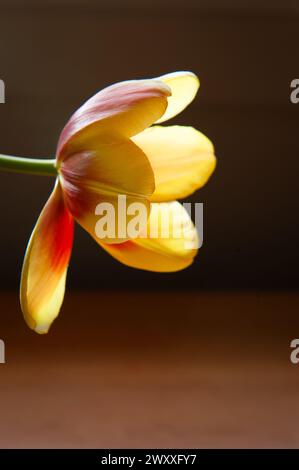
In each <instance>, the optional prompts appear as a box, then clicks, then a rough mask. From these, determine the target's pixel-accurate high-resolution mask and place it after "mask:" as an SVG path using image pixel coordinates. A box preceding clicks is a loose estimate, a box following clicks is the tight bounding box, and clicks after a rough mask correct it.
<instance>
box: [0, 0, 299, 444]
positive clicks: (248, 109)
mask: <svg viewBox="0 0 299 470" xmlns="http://www.w3.org/2000/svg"><path fill="white" fill-rule="evenodd" d="M298 27H299V8H298V2H296V1H294V2H293V1H288V0H276V1H275V0H274V1H266V0H263V1H262V0H260V1H258V0H252V1H241V0H205V1H203V0H198V1H197V0H194V1H193V0H169V1H168V0H165V1H163V2H162V1H158V0H156V1H154V0H151V1H147V0H143V1H141V0H140V1H137V0H123V1H117V0H105V1H104V0H103V1H96V0H94V1H92V0H85V1H84V0H77V1H73V2H72V1H70V0H69V1H67V0H61V1H58V0H57V1H53V2H50V1H49V0H46V1H43V2H38V1H33V0H29V1H26V2H25V0H24V1H22V0H10V1H8V0H7V1H3V0H2V1H0V78H1V79H3V80H5V83H6V90H7V95H6V101H7V102H6V104H4V105H0V142H1V148H0V150H1V152H2V153H7V154H15V155H24V156H28V157H33V156H36V157H51V156H53V154H54V152H55V147H56V142H57V139H58V135H59V132H60V130H61V129H62V127H63V125H64V124H65V122H66V120H67V118H68V117H69V115H70V114H71V113H72V112H73V111H74V110H75V109H76V108H77V107H78V106H79V105H80V104H81V103H82V102H83V101H84V100H85V99H86V98H87V97H89V96H90V95H92V94H93V93H95V92H96V91H97V90H99V89H100V88H102V87H103V86H105V85H108V84H110V83H112V82H115V81H118V80H124V79H131V78H138V77H151V76H157V75H160V74H162V73H166V72H170V71H174V70H179V69H190V70H193V71H194V72H195V73H197V74H198V75H199V77H200V79H201V89H200V93H199V95H198V97H197V98H196V100H195V102H194V103H193V104H192V105H191V106H190V107H189V108H188V109H187V110H186V111H185V112H184V113H183V114H182V115H181V116H179V117H177V118H176V119H175V120H174V121H173V122H177V123H182V124H189V125H194V126H196V127H197V128H199V129H200V130H202V131H203V132H205V133H206V134H207V135H208V136H209V137H210V138H211V139H212V140H213V142H214V143H215V146H216V152H217V155H218V167H217V170H216V172H215V174H214V175H213V177H212V179H211V180H210V182H209V184H208V185H207V186H206V187H205V188H204V189H202V190H201V191H199V192H198V193H197V194H196V195H195V196H194V197H193V198H192V200H193V201H197V202H204V207H205V218H204V222H205V227H204V231H205V241H204V246H203V248H202V249H201V252H200V254H199V256H198V258H197V260H196V262H195V264H194V265H193V267H192V268H190V269H188V270H186V271H183V272H181V273H177V274H172V275H167V274H163V275H156V274H150V273H145V272H141V271H134V270H132V269H129V268H126V267H124V266H122V265H120V264H118V263H117V262H116V261H114V260H113V259H112V258H110V257H109V256H108V255H107V254H105V253H104V252H103V251H101V250H100V249H99V248H98V246H97V245H96V244H95V243H94V242H93V241H92V240H91V238H90V237H89V236H88V235H87V234H85V233H84V232H83V231H82V230H81V229H80V228H78V229H77V232H76V240H75V246H74V253H73V258H72V262H71V268H70V271H69V279H68V291H67V297H66V301H65V304H64V306H63V309H62V312H61V315H60V317H59V319H58V320H57V321H56V322H55V325H54V326H53V328H52V330H51V331H50V334H49V335H47V336H43V337H41V336H38V335H36V334H35V333H33V332H31V331H30V330H29V329H28V328H27V327H26V325H25V324H24V321H23V319H22V316H21V312H20V308H19V305H18V294H17V290H18V283H19V273H20V268H21V264H22V258H23V254H24V251H25V247H26V244H27V241H28V238H29V235H30V233H31V230H32V228H33V226H34V223H35V221H36V218H37V216H38V214H39V212H40V210H41V208H42V207H43V204H44V202H45V201H46V199H47V197H48V194H49V192H50V190H51V186H52V184H53V182H52V181H51V179H50V178H46V177H45V178H42V177H40V178H37V177H30V176H24V175H10V174H4V173H3V174H0V189H1V192H0V196H1V197H0V214H1V233H0V260H1V263H0V285H1V287H2V292H1V294H0V295H1V301H0V314H1V319H0V338H2V339H4V340H5V343H6V359H7V363H6V364H5V365H0V415H1V420H0V421H1V429H0V447H106V448H113V447H178V448H179V447H298V445H299V431H298V420H299V408H298V390H299V376H298V371H299V365H297V366H296V365H293V364H292V363H291V362H290V352H291V350H290V341H291V340H292V339H293V338H296V337H299V317H298V307H299V299H298V294H296V293H295V292H292V293H291V292H290V291H291V290H295V289H297V287H298V246H297V245H298V242H297V241H298V233H297V232H298V230H297V229H298V209H299V202H298V201H299V198H298V173H299V171H298V170H299V163H298V155H299V140H298V117H299V104H298V105H294V104H291V103H290V82H291V80H292V79H294V78H299V67H298ZM5 290H11V292H10V293H9V292H6V291H5ZM241 290H243V291H246V292H243V293H242V292H240V291H241ZM279 290H284V292H274V291H279ZM237 291H239V292H237ZM266 291H267V292H266Z"/></svg>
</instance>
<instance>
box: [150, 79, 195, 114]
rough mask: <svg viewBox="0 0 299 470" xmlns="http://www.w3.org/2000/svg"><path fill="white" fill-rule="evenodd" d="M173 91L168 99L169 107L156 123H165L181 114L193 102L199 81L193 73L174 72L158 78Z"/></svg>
mask: <svg viewBox="0 0 299 470" xmlns="http://www.w3.org/2000/svg"><path fill="white" fill-rule="evenodd" d="M157 80H160V81H161V82H164V83H165V84H166V85H168V86H169V88H170V89H171V96H169V97H168V106H167V109H166V111H165V113H164V114H163V116H162V117H161V118H160V119H158V120H157V121H156V122H157V123H158V122H164V121H167V119H171V118H172V117H174V116H176V115H177V114H179V113H180V112H181V111H183V109H185V108H186V107H187V106H188V104H189V103H191V101H193V99H194V97H195V95H196V93H197V91H198V88H199V79H198V78H197V76H196V75H194V73H192V72H174V73H168V74H167V75H162V77H158V78H157Z"/></svg>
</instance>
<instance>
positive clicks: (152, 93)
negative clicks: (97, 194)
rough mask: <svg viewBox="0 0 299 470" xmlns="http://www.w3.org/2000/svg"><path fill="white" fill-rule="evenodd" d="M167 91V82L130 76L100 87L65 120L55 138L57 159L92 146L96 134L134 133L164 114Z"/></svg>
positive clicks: (113, 138) (107, 139) (110, 137)
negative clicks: (64, 124) (58, 136)
mask: <svg viewBox="0 0 299 470" xmlns="http://www.w3.org/2000/svg"><path fill="white" fill-rule="evenodd" d="M170 94H171V91H170V88H169V87H168V86H167V84H165V83H163V82H161V81H159V80H132V81H126V82H120V83H116V84H114V85H111V86H109V87H107V88H104V89H103V90H101V91H100V92H99V93H97V94H96V95H94V96H93V97H92V98H90V99H89V100H88V101H87V102H86V103H84V104H83V105H82V106H81V107H80V108H79V109H78V110H77V111H76V112H75V113H74V114H73V115H72V116H71V118H70V119H69V121H68V122H67V124H66V126H65V127H64V129H63V130H62V132H61V135H60V138H59V142H58V147H57V154H56V155H57V159H58V161H61V160H63V159H64V158H67V156H69V155H70V154H72V153H74V152H78V151H80V150H85V149H93V148H95V145H96V143H97V142H98V139H99V138H100V139H101V141H102V142H104V141H105V142H115V141H116V140H118V139H119V138H121V139H122V138H124V137H131V136H133V135H135V134H138V133H139V132H141V131H142V130H143V129H145V128H147V127H149V126H150V125H151V124H153V123H154V122H155V121H157V119H159V118H160V117H161V116H162V115H163V114H164V112H165V110H166V108H167V97H168V96H169V95H170ZM95 140H96V143H95Z"/></svg>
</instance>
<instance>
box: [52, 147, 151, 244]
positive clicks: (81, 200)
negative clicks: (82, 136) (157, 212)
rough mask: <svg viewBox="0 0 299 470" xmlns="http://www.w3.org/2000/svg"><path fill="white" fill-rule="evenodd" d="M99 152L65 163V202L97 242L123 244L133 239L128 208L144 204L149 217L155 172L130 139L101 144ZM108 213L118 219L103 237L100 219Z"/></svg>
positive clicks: (77, 157) (79, 156) (82, 153)
mask: <svg viewBox="0 0 299 470" xmlns="http://www.w3.org/2000/svg"><path fill="white" fill-rule="evenodd" d="M96 148H97V149H96V150H90V151H85V152H80V153H77V154H74V155H72V156H71V157H69V158H67V159H66V160H64V161H63V162H62V164H61V167H60V174H61V183H62V186H63V190H64V195H65V200H66V203H67V205H68V208H69V210H70V212H71V213H72V215H73V216H74V217H75V219H76V220H77V221H78V222H79V224H80V225H81V226H82V227H83V228H84V229H85V230H87V232H89V233H90V235H91V236H92V237H93V238H95V239H96V240H97V241H99V240H102V241H105V242H106V243H119V242H123V241H124V240H127V239H128V238H130V237H129V236H128V235H127V232H126V227H127V224H128V223H129V221H130V220H131V219H132V217H133V215H127V214H126V211H127V205H129V204H133V203H141V204H143V205H144V206H145V208H147V211H148V215H149V201H148V197H149V196H150V195H151V194H152V193H153V191H154V189H155V183H154V174H153V170H152V167H151V165H150V163H149V161H148V159H147V157H146V156H145V154H144V153H143V152H142V150H140V148H139V147H138V146H137V145H135V144H134V143H133V142H132V141H131V140H129V139H128V140H122V141H118V142H115V143H111V144H104V143H101V142H100V140H99V141H98V143H97V145H96ZM124 196H125V198H126V200H125V202H124V201H123V200H124ZM119 197H120V198H121V202H120V206H119ZM124 206H125V207H124ZM105 212H108V213H109V214H110V215H109V214H108V215H109V219H111V218H113V219H114V221H115V224H114V228H113V227H112V229H111V230H107V232H105V231H102V232H101V233H99V231H97V230H96V228H97V227H99V224H100V222H99V218H100V217H99V216H100V215H105V214H104V213H105ZM110 222H111V220H110ZM146 223H147V218H145V220H144V225H146ZM111 225H112V224H109V226H110V227H111ZM141 228H142V227H140V229H141Z"/></svg>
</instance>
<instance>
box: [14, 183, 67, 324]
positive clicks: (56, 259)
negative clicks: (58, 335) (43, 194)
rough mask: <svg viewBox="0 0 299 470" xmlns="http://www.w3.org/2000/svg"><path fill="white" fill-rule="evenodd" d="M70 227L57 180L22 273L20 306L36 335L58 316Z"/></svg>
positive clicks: (31, 241) (34, 233)
mask: <svg viewBox="0 0 299 470" xmlns="http://www.w3.org/2000/svg"><path fill="white" fill-rule="evenodd" d="M73 226H74V223H73V217H72V216H71V214H70V212H69V211H68V209H67V208H66V206H65V203H64V200H63V195H62V190H61V186H60V183H59V182H58V180H57V182H56V185H55V188H54V190H53V192H52V194H51V196H50V198H49V199H48V201H47V203H46V205H45V207H44V209H43V210H42V212H41V214H40V216H39V218H38V221H37V223H36V226H35V228H34V230H33V232H32V235H31V238H30V241H29V244H28V247H27V251H26V254H25V259H24V264H23V270H22V279H21V289H20V300H21V307H22V311H23V314H24V318H25V320H26V322H27V324H28V326H29V327H30V328H32V329H33V330H35V331H36V332H37V333H47V331H48V329H49V327H50V325H51V323H52V322H53V320H54V319H55V318H56V317H57V315H58V313H59V310H60V307H61V304H62V301H63V297H64V290H65V280H66V273H67V267H68V263H69V259H70V255H71V250H72V244H73V230H74V228H73Z"/></svg>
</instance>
